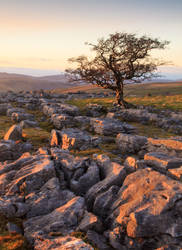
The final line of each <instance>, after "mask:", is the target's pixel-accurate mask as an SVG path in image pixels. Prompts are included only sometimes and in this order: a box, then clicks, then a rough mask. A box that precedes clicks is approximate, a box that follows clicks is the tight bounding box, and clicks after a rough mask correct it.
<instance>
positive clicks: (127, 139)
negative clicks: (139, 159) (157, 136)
mask: <svg viewBox="0 0 182 250" xmlns="http://www.w3.org/2000/svg"><path fill="white" fill-rule="evenodd" d="M116 143H117V146H118V148H119V149H120V151H121V153H124V154H125V153H126V154H127V153H137V152H139V151H140V150H141V149H142V147H143V146H144V145H145V143H147V137H145V136H139V135H127V134H122V133H120V134H118V135H117V137H116Z"/></svg>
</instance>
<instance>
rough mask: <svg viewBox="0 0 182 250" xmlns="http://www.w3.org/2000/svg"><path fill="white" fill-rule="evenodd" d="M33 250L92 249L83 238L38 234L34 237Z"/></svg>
mask: <svg viewBox="0 0 182 250" xmlns="http://www.w3.org/2000/svg"><path fill="white" fill-rule="evenodd" d="M34 249H35V250H40V249H41V250H58V249H60V250H70V249H72V250H81V249H84V250H94V248H93V247H92V246H90V245H89V244H88V243H85V242H84V241H83V240H81V239H78V238H75V237H73V236H70V235H68V236H58V237H56V238H55V237H52V238H51V237H49V238H43V237H41V236H39V237H38V238H36V239H35V243H34Z"/></svg>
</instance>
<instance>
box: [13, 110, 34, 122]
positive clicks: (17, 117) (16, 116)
mask: <svg viewBox="0 0 182 250" xmlns="http://www.w3.org/2000/svg"><path fill="white" fill-rule="evenodd" d="M11 120H12V121H13V122H21V121H24V120H30V121H34V116H33V115H32V114H28V113H22V112H21V113H19V112H13V113H12V114H11Z"/></svg>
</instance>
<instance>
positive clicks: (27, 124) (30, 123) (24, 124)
mask: <svg viewBox="0 0 182 250" xmlns="http://www.w3.org/2000/svg"><path fill="white" fill-rule="evenodd" d="M20 126H21V127H22V128H34V127H38V126H39V124H38V122H36V121H30V120H23V121H21V122H20Z"/></svg>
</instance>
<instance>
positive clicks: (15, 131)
mask: <svg viewBox="0 0 182 250" xmlns="http://www.w3.org/2000/svg"><path fill="white" fill-rule="evenodd" d="M21 139H22V127H21V126H20V125H13V126H11V127H10V129H9V130H8V132H6V134H5V136H4V140H13V141H18V140H21Z"/></svg>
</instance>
